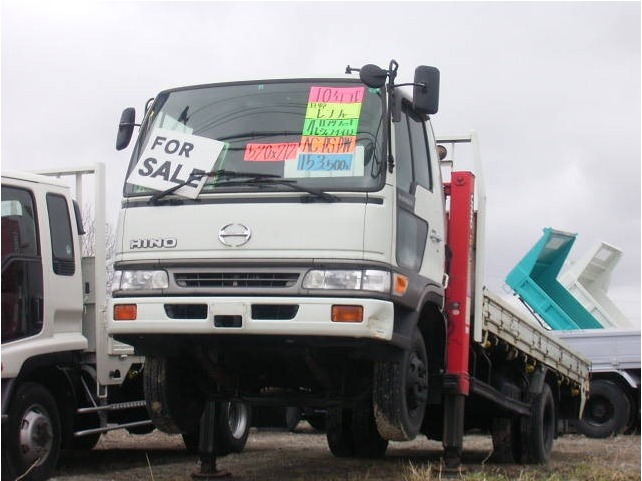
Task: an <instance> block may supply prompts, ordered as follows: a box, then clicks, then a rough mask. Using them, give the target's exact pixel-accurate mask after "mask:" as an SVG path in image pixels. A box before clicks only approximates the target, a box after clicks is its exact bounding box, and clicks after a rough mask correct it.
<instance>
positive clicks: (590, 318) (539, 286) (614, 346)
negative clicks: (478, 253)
mask: <svg viewBox="0 0 642 481" xmlns="http://www.w3.org/2000/svg"><path fill="white" fill-rule="evenodd" d="M576 236H577V234H574V233H569V232H563V231H559V230H554V229H551V228H546V229H544V235H543V236H542V238H541V239H540V240H539V241H538V242H537V243H536V244H535V245H534V247H533V248H532V249H531V250H530V251H529V253H528V254H527V255H526V256H525V257H524V258H523V259H522V260H521V261H520V262H519V264H518V265H517V266H516V267H515V268H514V269H513V270H512V271H511V273H510V274H509V275H508V277H507V282H508V284H509V285H511V287H513V289H515V291H516V292H517V294H518V295H519V296H520V297H521V299H522V300H523V301H524V303H525V304H526V305H527V306H529V308H530V309H531V311H532V313H533V314H534V315H535V316H537V318H538V319H540V322H542V323H544V324H545V325H546V326H547V327H548V328H550V329H551V334H553V335H555V336H557V337H558V338H559V339H561V340H563V341H564V342H565V343H566V344H567V345H569V346H570V347H571V348H573V349H575V350H576V351H578V352H580V353H582V354H583V355H584V356H585V357H586V358H587V359H588V360H589V361H590V362H591V381H590V395H589V399H588V401H587V405H586V409H585V410H584V415H583V417H582V419H581V420H580V421H578V422H576V423H574V424H575V426H576V428H577V429H578V430H579V431H580V432H582V433H583V434H585V435H587V436H589V437H595V438H604V437H607V436H613V435H616V434H619V433H622V432H636V431H638V430H639V425H640V329H639V328H637V329H636V328H634V326H633V325H632V323H631V321H630V320H629V319H628V318H627V316H626V315H625V314H624V313H623V312H622V310H621V309H620V308H619V307H618V306H617V304H616V303H615V302H614V301H613V300H612V299H611V298H610V297H609V295H608V290H609V286H610V283H611V278H612V276H613V271H614V269H615V267H616V266H617V264H618V262H619V260H620V259H621V257H622V251H621V250H620V249H618V248H617V247H615V246H613V245H610V244H608V243H606V242H599V243H597V244H596V245H595V246H594V247H593V248H592V249H591V250H589V251H588V252H587V253H586V254H585V255H584V256H582V257H581V258H580V259H579V260H578V261H577V262H574V263H572V264H570V265H569V266H568V267H567V268H566V269H565V270H564V271H563V272H560V271H561V269H562V267H563V266H564V265H565V263H566V262H565V261H566V257H567V255H568V254H569V252H570V250H571V247H572V246H573V243H574V242H575V239H576ZM558 274H559V275H558Z"/></svg>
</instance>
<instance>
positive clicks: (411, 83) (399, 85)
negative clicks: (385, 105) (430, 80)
mask: <svg viewBox="0 0 642 481" xmlns="http://www.w3.org/2000/svg"><path fill="white" fill-rule="evenodd" d="M408 86H412V87H421V88H422V89H423V90H424V92H425V91H426V89H427V88H428V84H426V83H424V82H421V83H418V84H416V83H414V82H409V83H405V84H396V85H392V88H393V89H396V88H397V87H408Z"/></svg>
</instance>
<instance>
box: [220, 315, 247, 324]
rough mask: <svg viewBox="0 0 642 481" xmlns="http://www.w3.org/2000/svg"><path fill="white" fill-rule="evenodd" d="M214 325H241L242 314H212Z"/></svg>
mask: <svg viewBox="0 0 642 481" xmlns="http://www.w3.org/2000/svg"><path fill="white" fill-rule="evenodd" d="M214 326H215V327H243V316H238V315H230V314H216V315H214Z"/></svg>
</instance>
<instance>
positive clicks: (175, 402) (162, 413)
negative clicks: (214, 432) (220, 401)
mask: <svg viewBox="0 0 642 481" xmlns="http://www.w3.org/2000/svg"><path fill="white" fill-rule="evenodd" d="M190 373H191V370H190V369H189V367H187V366H185V365H183V364H182V363H181V362H180V360H179V359H177V358H172V357H154V356H147V357H146V358H145V368H144V370H143V385H144V389H145V401H146V403H147V411H148V413H149V416H150V418H151V420H152V422H153V423H154V426H156V427H157V428H158V429H160V430H161V431H163V432H165V433H170V434H179V433H180V434H185V433H191V432H194V431H196V430H197V429H198V423H199V421H200V419H201V415H202V414H203V410H204V409H205V401H204V399H203V396H202V394H201V392H200V390H199V389H198V387H197V386H196V384H195V382H194V381H193V380H192V378H191V376H190Z"/></svg>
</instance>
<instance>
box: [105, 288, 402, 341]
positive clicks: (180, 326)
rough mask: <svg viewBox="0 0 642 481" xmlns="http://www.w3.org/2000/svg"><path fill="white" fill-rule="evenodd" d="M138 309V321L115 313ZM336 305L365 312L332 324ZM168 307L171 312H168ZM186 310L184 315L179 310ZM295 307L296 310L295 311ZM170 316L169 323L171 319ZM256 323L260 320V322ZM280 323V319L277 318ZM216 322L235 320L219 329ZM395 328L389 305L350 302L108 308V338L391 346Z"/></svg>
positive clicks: (227, 300)
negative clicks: (194, 309) (275, 339)
mask: <svg viewBox="0 0 642 481" xmlns="http://www.w3.org/2000/svg"><path fill="white" fill-rule="evenodd" d="M118 304H135V305H136V312H137V313H136V319H135V320H128V321H124V320H120V321H115V320H114V315H113V313H114V307H115V306H116V305H118ZM334 305H342V306H345V305H348V306H361V307H362V308H363V320H362V321H361V322H332V320H331V311H332V306H334ZM168 306H171V309H169V310H168ZM176 306H179V307H181V306H183V307H185V309H182V310H181V309H176ZM190 306H199V307H200V311H199V312H202V315H199V316H198V317H199V318H193V317H192V318H190V317H189V315H182V316H181V318H180V319H178V318H176V316H174V315H172V312H175V311H177V310H179V311H182V312H187V313H189V312H191V311H190V309H191V307H190ZM257 306H261V308H262V310H263V311H265V310H268V311H269V310H270V309H269V308H270V307H274V310H273V311H274V312H279V309H278V308H279V307H280V306H287V307H288V309H286V311H288V312H290V314H289V315H288V316H287V318H281V319H279V318H274V317H275V316H270V318H269V319H268V318H265V316H257V315H256V314H255V313H256V307H257ZM293 306H296V308H294V307H293ZM170 316H171V317H170ZM257 317H258V318H257ZM277 317H278V315H277ZM218 319H231V320H232V321H233V322H226V323H223V324H225V325H221V323H219V322H217V320H218ZM393 328H394V305H393V303H392V302H390V301H385V300H379V299H363V298H348V297H341V298H337V297H332V298H327V297H319V298H315V297H243V298H239V297H126V298H114V299H111V300H110V302H109V307H108V315H107V329H108V332H109V334H110V335H115V336H118V335H131V334H134V335H146V334H209V335H266V336H269V335H279V336H321V337H323V336H328V337H353V338H365V339H376V340H381V341H390V340H391V339H392V336H393Z"/></svg>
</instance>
